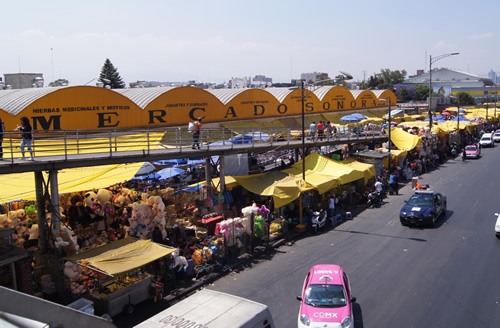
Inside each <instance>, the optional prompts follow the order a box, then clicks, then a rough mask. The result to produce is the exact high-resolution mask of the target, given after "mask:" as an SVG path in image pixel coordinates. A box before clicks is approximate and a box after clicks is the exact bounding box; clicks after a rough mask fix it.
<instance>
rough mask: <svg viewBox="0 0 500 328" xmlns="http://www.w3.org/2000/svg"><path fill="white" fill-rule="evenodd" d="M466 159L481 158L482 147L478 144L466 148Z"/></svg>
mask: <svg viewBox="0 0 500 328" xmlns="http://www.w3.org/2000/svg"><path fill="white" fill-rule="evenodd" d="M465 157H467V158H479V157H481V147H480V146H479V145H476V144H474V145H468V146H465Z"/></svg>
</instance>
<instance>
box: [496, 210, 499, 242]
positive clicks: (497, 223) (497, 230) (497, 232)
mask: <svg viewBox="0 0 500 328" xmlns="http://www.w3.org/2000/svg"><path fill="white" fill-rule="evenodd" d="M495 216H496V217H497V222H496V223H495V235H496V236H497V238H499V239H500V215H499V214H498V213H495Z"/></svg>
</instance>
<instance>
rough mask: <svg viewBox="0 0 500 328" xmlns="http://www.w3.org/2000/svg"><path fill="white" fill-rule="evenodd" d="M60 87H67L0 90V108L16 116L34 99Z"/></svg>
mask: <svg viewBox="0 0 500 328" xmlns="http://www.w3.org/2000/svg"><path fill="white" fill-rule="evenodd" d="M62 88H68V87H55V88H29V89H9V90H0V108H1V109H3V110H5V111H6V112H7V113H9V114H11V115H12V116H16V115H17V114H19V113H20V112H21V111H22V110H23V109H24V108H26V106H28V105H29V104H31V103H32V102H34V101H35V100H38V99H39V98H41V97H43V96H45V95H47V94H49V93H52V92H54V91H56V90H59V89H62Z"/></svg>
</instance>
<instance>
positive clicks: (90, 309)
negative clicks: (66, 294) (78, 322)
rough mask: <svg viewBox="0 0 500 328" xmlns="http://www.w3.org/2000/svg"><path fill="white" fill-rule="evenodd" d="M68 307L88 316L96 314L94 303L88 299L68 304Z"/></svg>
mask: <svg viewBox="0 0 500 328" xmlns="http://www.w3.org/2000/svg"><path fill="white" fill-rule="evenodd" d="M67 307H69V308H72V309H75V310H78V311H80V312H84V313H87V314H92V315H93V314H94V302H92V301H91V300H88V299H86V298H80V299H78V300H76V301H74V302H73V303H70V304H68V305H67Z"/></svg>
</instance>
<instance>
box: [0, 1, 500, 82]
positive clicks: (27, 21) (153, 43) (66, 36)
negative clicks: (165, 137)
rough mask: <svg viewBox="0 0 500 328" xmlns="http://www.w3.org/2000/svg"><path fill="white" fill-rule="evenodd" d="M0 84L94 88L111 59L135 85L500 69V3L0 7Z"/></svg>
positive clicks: (66, 3)
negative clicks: (40, 80)
mask: <svg viewBox="0 0 500 328" xmlns="http://www.w3.org/2000/svg"><path fill="white" fill-rule="evenodd" d="M1 8H2V9H1V10H2V18H1V20H0V27H1V28H0V44H1V48H2V51H1V52H0V76H3V74H8V73H19V72H21V73H43V76H44V80H45V85H48V83H49V82H50V81H54V80H56V79H59V78H64V79H67V80H69V84H70V85H83V84H86V83H88V84H94V83H95V80H94V79H96V78H98V77H99V73H100V71H101V68H102V66H103V64H104V62H105V60H106V59H107V58H109V60H110V61H111V62H112V63H113V65H114V66H115V67H116V68H117V70H118V73H119V74H120V76H121V78H122V79H123V81H124V82H125V83H126V84H127V85H128V83H130V82H135V81H138V80H146V81H160V82H186V81H190V80H196V81H200V82H215V83H223V82H227V81H229V80H230V79H231V78H234V77H237V78H240V77H254V76H255V75H265V76H267V77H270V78H272V80H273V82H275V83H277V82H284V83H286V82H290V80H291V79H299V78H300V74H301V73H312V72H322V73H328V74H329V76H330V77H334V76H336V75H338V74H339V72H340V71H342V72H347V73H349V74H350V75H352V76H353V77H354V81H363V80H364V79H368V78H369V77H370V76H372V75H374V74H376V73H379V72H380V71H381V70H382V69H390V70H406V72H407V75H414V74H416V72H417V70H419V69H423V70H425V71H428V70H429V60H430V56H432V58H433V59H436V58H437V57H439V56H441V55H444V54H448V53H452V52H459V53H460V54H459V55H456V56H450V57H445V58H441V59H438V60H436V61H434V62H433V64H432V68H440V67H446V68H450V69H456V70H460V71H464V72H468V73H471V74H475V75H480V76H487V74H488V72H489V71H490V70H493V71H496V72H500V62H499V60H500V59H499V58H500V56H499V54H500V40H499V34H500V23H498V22H497V21H498V19H497V18H498V14H499V13H500V1H498V0H481V1H477V2H471V1H467V2H466V1H463V0H455V1H451V0H441V1H435V0H420V1H401V0H378V1H368V0H358V1H338V0H308V1H305V0H304V1H299V0H280V1H278V0H252V1H241V0H213V1H206V0H205V1H203V0H184V1H179V0H177V1H171V0H142V1H138V0H135V1H130V0H84V1H72V0H46V1H39V0H37V1H35V0H17V1H9V2H5V3H2V6H1Z"/></svg>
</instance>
